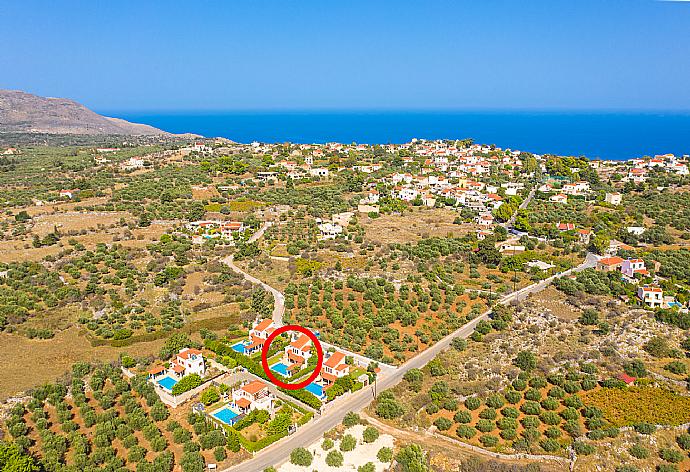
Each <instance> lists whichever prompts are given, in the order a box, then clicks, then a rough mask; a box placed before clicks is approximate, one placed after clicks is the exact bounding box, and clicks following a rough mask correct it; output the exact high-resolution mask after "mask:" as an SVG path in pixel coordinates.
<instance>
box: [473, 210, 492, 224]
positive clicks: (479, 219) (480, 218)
mask: <svg viewBox="0 0 690 472" xmlns="http://www.w3.org/2000/svg"><path fill="white" fill-rule="evenodd" d="M474 222H475V223H477V224H478V225H480V226H491V225H493V224H494V217H493V216H492V215H491V214H490V213H487V214H484V215H477V216H476V217H475V218H474Z"/></svg>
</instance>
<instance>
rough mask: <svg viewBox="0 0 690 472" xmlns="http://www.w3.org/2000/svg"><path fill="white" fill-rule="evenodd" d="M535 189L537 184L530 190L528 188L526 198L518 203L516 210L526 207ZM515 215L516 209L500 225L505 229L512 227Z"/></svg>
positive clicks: (516, 213)
mask: <svg viewBox="0 0 690 472" xmlns="http://www.w3.org/2000/svg"><path fill="white" fill-rule="evenodd" d="M536 191H537V186H536V184H535V185H534V187H533V188H532V190H530V192H529V194H528V195H527V198H525V199H524V200H523V201H522V203H520V206H518V210H522V209H525V208H527V205H529V202H531V201H532V198H534V193H535V192H536ZM517 215H518V212H517V211H516V212H515V213H513V216H511V217H510V219H509V220H508V221H506V222H505V223H503V225H502V226H505V227H506V228H507V229H510V228H512V227H513V225H514V224H515V220H516V219H517Z"/></svg>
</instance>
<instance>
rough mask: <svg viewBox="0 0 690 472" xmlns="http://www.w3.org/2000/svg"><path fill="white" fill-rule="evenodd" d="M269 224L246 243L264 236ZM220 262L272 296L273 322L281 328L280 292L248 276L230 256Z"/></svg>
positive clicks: (283, 298)
mask: <svg viewBox="0 0 690 472" xmlns="http://www.w3.org/2000/svg"><path fill="white" fill-rule="evenodd" d="M271 224H272V223H271V222H266V223H264V225H263V226H262V227H261V228H260V229H259V230H258V231H257V232H256V233H254V234H253V235H252V236H251V237H250V238H249V239H248V240H247V242H248V243H253V242H255V241H256V240H257V239H259V238H260V237H261V236H263V235H264V233H265V232H266V230H267V229H268V228H269V227H270V226H271ZM221 262H223V263H224V264H226V265H227V266H228V267H230V268H231V269H232V270H233V272H235V273H237V274H240V275H241V276H242V277H244V279H245V280H247V281H249V282H251V283H253V284H256V285H261V287H263V289H264V290H266V291H268V292H271V293H272V294H273V322H274V323H275V324H276V326H282V325H283V314H284V313H285V296H283V294H282V293H281V292H280V290H278V289H276V288H273V287H271V286H270V285H268V284H267V283H265V282H262V281H261V280H259V279H257V278H256V277H254V276H252V275H249V274H248V273H246V272H245V271H243V270H242V269H240V268H239V267H237V265H235V261H234V258H233V256H232V255H230V256H228V257H225V258H223V259H221Z"/></svg>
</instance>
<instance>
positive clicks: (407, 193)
mask: <svg viewBox="0 0 690 472" xmlns="http://www.w3.org/2000/svg"><path fill="white" fill-rule="evenodd" d="M418 195H419V192H418V191H417V190H416V189H413V188H407V187H405V188H401V189H399V190H398V191H397V196H398V198H399V199H400V200H404V201H406V202H411V201H412V200H414V199H415V198H417V196H418Z"/></svg>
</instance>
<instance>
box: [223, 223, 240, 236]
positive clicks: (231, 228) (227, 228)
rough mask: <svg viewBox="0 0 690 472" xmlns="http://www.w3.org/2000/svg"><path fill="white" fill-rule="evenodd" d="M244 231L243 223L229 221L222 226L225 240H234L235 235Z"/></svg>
mask: <svg viewBox="0 0 690 472" xmlns="http://www.w3.org/2000/svg"><path fill="white" fill-rule="evenodd" d="M242 231H244V224H243V223H242V222H241V221H227V222H225V223H223V224H222V225H221V226H220V234H221V236H222V237H223V238H225V239H232V237H233V234H235V233H241V232H242Z"/></svg>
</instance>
